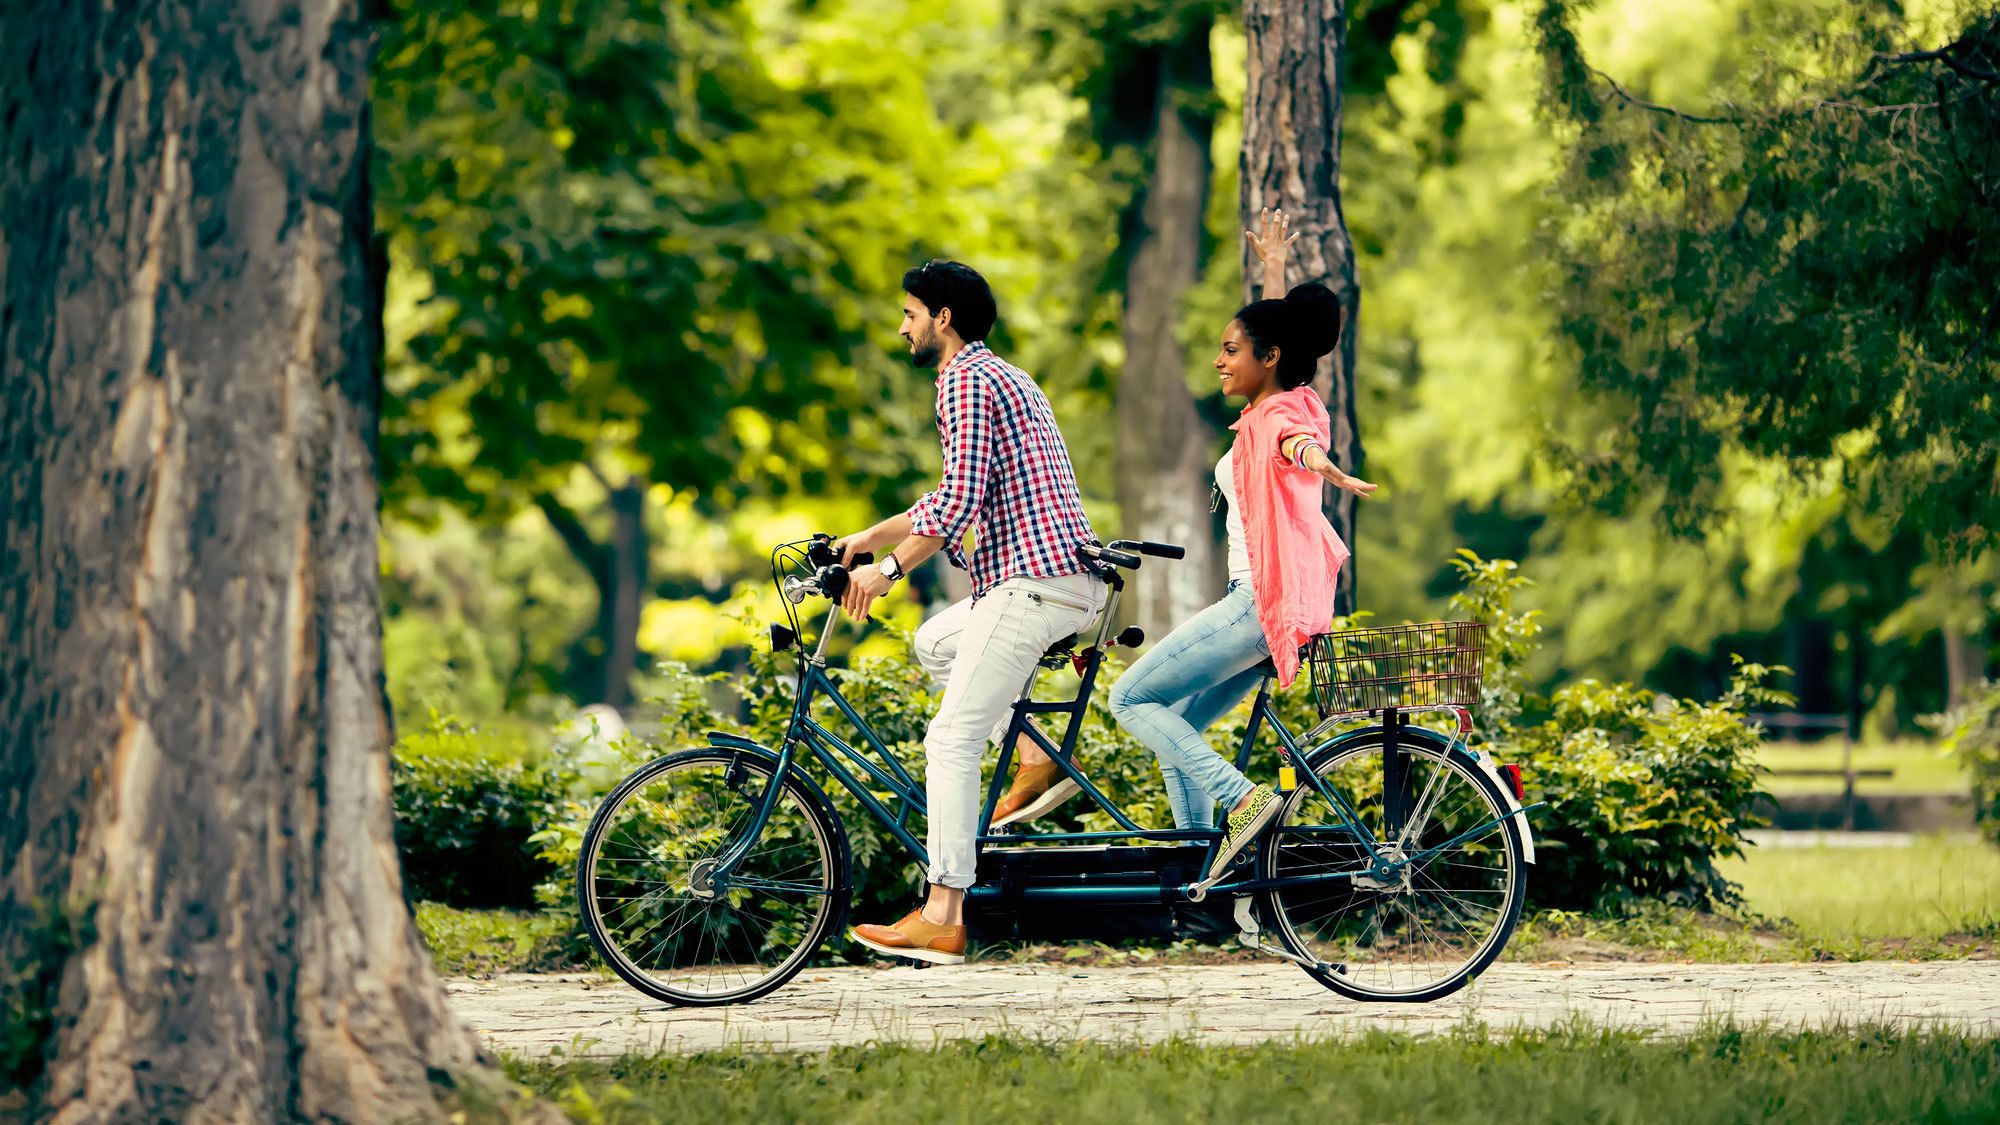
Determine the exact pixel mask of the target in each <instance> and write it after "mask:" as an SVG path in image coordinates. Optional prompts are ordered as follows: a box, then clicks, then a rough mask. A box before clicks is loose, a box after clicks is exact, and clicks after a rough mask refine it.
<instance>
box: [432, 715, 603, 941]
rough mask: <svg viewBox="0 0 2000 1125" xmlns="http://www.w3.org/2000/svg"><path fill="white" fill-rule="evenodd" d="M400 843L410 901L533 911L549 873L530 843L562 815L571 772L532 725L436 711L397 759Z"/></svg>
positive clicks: (547, 865)
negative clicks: (470, 721) (484, 725)
mask: <svg viewBox="0 0 2000 1125" xmlns="http://www.w3.org/2000/svg"><path fill="white" fill-rule="evenodd" d="M394 781H395V788H394V794H395V805H396V847H397V850H398V851H399V852H401V853H402V858H403V883H404V886H405V887H406V888H407V893H408V894H409V896H410V897H411V898H412V899H415V900H419V901H426V902H439V903H446V904H449V905H451V906H458V907H513V908H516V909H524V908H530V907H533V906H534V905H535V886H536V885H537V884H538V883H541V882H543V881H544V880H546V879H547V878H548V877H549V875H550V873H551V867H550V864H549V862H548V860H547V859H545V858H544V857H543V856H542V854H541V849H540V847H539V846H537V845H536V844H534V843H532V842H531V840H530V838H531V837H532V836H533V835H534V833H535V832H536V831H538V830H539V829H541V828H542V826H544V825H546V824H547V823H549V821H550V820H551V819H553V818H554V817H555V816H556V815H557V807H558V806H559V805H560V803H561V802H562V801H563V800H564V799H565V798H566V797H567V795H568V792H569V788H570V786H571V784H572V782H573V775H572V774H571V773H570V772H569V771H567V770H566V769H564V768H563V767H562V766H561V765H560V764H559V763H556V762H554V761H552V760H550V756H549V752H548V749H547V748H546V747H545V746H543V745H541V744H540V743H539V741H538V740H537V739H536V738H535V737H534V736H533V735H532V734H531V733H530V732H529V730H527V729H517V728H508V727H499V728H489V729H475V728H473V727H469V726H466V725H464V724H462V723H459V722H457V721H456V720H453V719H448V718H441V717H439V716H437V715H435V714H433V715H432V717H431V721H430V723H429V725H427V726H426V727H424V728H423V729H422V730H419V731H415V732H413V733H410V734H407V735H405V736H404V737H403V738H402V739H400V740H399V741H398V742H397V743H396V748H395V755H394Z"/></svg>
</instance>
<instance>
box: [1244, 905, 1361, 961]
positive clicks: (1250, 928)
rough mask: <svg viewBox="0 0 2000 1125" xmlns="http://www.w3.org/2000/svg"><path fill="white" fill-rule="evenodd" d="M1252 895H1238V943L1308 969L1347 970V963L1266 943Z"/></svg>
mask: <svg viewBox="0 0 2000 1125" xmlns="http://www.w3.org/2000/svg"><path fill="white" fill-rule="evenodd" d="M1251 897H1252V896H1250V895H1237V896H1236V903H1235V910H1236V941H1237V944H1239V945H1241V946H1242V947H1243V948H1245V949H1253V950H1256V951H1257V952H1258V953H1268V954H1270V955H1271V956H1273V957H1283V958H1284V959H1285V960H1287V961H1290V962H1292V963H1294V964H1297V965H1303V966H1305V967H1306V968H1308V969H1317V970H1319V971H1320V972H1323V973H1325V972H1332V973H1344V972H1346V971H1347V966H1345V965H1336V964H1332V963H1330V962H1327V961H1314V960H1312V959H1311V958H1308V957H1301V956H1299V955H1298V954H1296V953H1293V952H1292V951H1291V950H1289V949H1283V948H1280V947H1279V946H1275V945H1266V944H1264V938H1263V931H1262V930H1261V929H1259V928H1258V925H1257V915H1256V914H1254V913H1252V912H1251V904H1250V900H1251Z"/></svg>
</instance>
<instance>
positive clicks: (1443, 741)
mask: <svg viewBox="0 0 2000 1125" xmlns="http://www.w3.org/2000/svg"><path fill="white" fill-rule="evenodd" d="M1381 731H1382V728H1381V727H1362V728H1361V729H1359V730H1351V731H1348V732H1347V733H1345V734H1341V735H1336V736H1335V737H1333V738H1330V739H1328V740H1326V741H1325V742H1322V743H1320V744H1319V745H1318V746H1316V747H1314V748H1313V750H1312V752H1311V753H1310V754H1308V755H1307V760H1308V761H1311V762H1315V763H1316V762H1318V761H1319V760H1320V759H1322V758H1324V757H1326V756H1327V755H1328V754H1332V753H1335V752H1337V751H1340V750H1344V749H1346V748H1347V747H1348V746H1350V745H1352V744H1353V743H1356V742H1359V741H1361V740H1363V739H1366V738H1370V737H1372V736H1375V735H1379V734H1380V733H1381ZM1400 737H1402V738H1407V739H1410V740H1412V741H1416V742H1424V743H1428V744H1430V745H1431V746H1433V747H1435V748H1437V749H1438V750H1439V751H1441V752H1442V753H1445V754H1448V755H1453V756H1455V757H1457V758H1458V759H1459V760H1460V761H1462V762H1469V763H1471V764H1472V765H1474V766H1477V767H1478V768H1479V769H1480V770H1481V771H1482V772H1484V773H1485V774H1486V776H1487V778H1488V779H1489V780H1491V781H1492V782H1493V788H1494V790H1495V791H1496V792H1498V793H1499V794H1500V799H1501V800H1502V801H1505V802H1506V803H1507V809H1508V811H1509V812H1510V813H1512V814H1513V820H1514V826H1515V827H1516V828H1519V829H1520V830H1521V854H1522V858H1524V859H1526V860H1527V861H1528V862H1529V863H1533V862H1535V833H1534V831H1533V830H1532V829H1531V828H1530V827H1529V826H1528V814H1527V813H1526V812H1524V811H1522V809H1521V802H1519V801H1517V800H1515V799H1514V787H1513V786H1512V785H1510V784H1508V782H1507V778H1506V776H1505V775H1504V774H1502V773H1501V772H1500V767H1499V766H1498V765H1496V764H1494V761H1493V756H1492V755H1490V754H1488V753H1486V752H1485V751H1484V750H1473V749H1472V748H1470V747H1468V746H1467V745H1466V744H1465V743H1463V742H1461V741H1459V740H1458V739H1456V738H1453V737H1451V736H1450V735H1447V734H1440V733H1439V732H1437V731H1434V730H1432V729H1430V728H1429V727H1404V728H1403V729H1402V732H1401V735H1400Z"/></svg>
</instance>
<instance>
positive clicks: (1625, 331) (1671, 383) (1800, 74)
mask: <svg viewBox="0 0 2000 1125" xmlns="http://www.w3.org/2000/svg"><path fill="white" fill-rule="evenodd" d="M1579 7H1581V5H1577V4H1573V3H1571V2H1569V0H1546V2H1544V3H1543V4H1542V6H1541V9H1540V12H1539V13H1538V16H1537V24H1536V33H1537V37H1538V42H1539V46H1540V50H1541V53H1542V55H1543V57H1544V60H1545V62H1546V65H1547V68H1548V79H1547V81H1548V92H1547V105H1548V108H1549V112H1550V116H1551V118H1552V120H1554V121H1555V122H1556V123H1558V124H1559V126H1560V127H1561V128H1563V129H1564V130H1565V133H1566V136H1567V139H1568V142H1569V143H1568V146H1567V151H1566V153H1565V156H1564V162H1563V166H1562V176H1561V180H1560V185H1559V186H1560V190H1561V192H1562V193H1563V195H1564V197H1565V199H1567V200H1568V201H1570V202H1571V203H1573V204H1575V205H1576V209H1575V210H1574V211H1573V212H1572V213H1571V214H1569V215H1568V216H1566V217H1565V218H1564V219H1563V220H1562V221H1560V222H1557V223H1554V224H1551V225H1550V227H1549V228H1548V229H1547V231H1546V242H1545V244H1546V246H1547V248H1548V250H1549V252H1550V253H1551V254H1552V255H1553V256H1554V258H1555V260H1556V261H1557V262H1558V263H1559V267H1558V268H1559V270H1560V273H1561V276H1560V279H1559V283H1558V285H1557V286H1556V287H1555V289H1554V295H1555V297H1556V299H1557V301H1558V302H1559V310H1560V317H1561V327H1562V333H1563V336H1564V337H1565V338H1566V340H1567V343H1568V345H1569V348H1568V355H1569V358H1570V360H1571V361H1572V362H1573V363H1574V364H1575V368H1576V372H1577V379H1578V384H1579V385H1580V386H1581V387H1582V388H1583V389H1584V390H1585V391H1586V392H1588V393H1589V394H1591V395H1593V396H1594V397H1596V398H1598V399H1599V400H1601V401H1603V402H1604V403H1606V404H1607V405H1608V406H1609V409H1608V410H1607V411H1606V412H1605V413H1604V415H1603V417H1604V418H1605V424H1604V425H1603V426H1602V427H1601V428H1600V429H1598V430H1597V431H1596V432H1594V433H1590V434H1584V435H1573V438H1574V439H1575V440H1572V441H1571V442H1570V443H1568V444H1567V445H1566V446H1565V452H1566V454H1567V465H1568V467H1569V468H1570V469H1571V470H1572V471H1573V482H1574V483H1575V484H1576V486H1577V487H1578V488H1579V489H1580V491H1581V492H1582V493H1583V494H1584V496H1585V497H1586V498H1588V499H1590V500H1593V501H1597V502H1602V503H1604V504H1606V505H1608V506H1610V507H1612V508H1614V509H1617V508H1622V507H1627V506H1630V505H1632V504H1634V503H1644V502H1645V500H1644V499H1643V498H1644V497H1649V496H1650V497H1655V498H1657V499H1658V500H1659V501H1660V502H1661V510H1662V511H1663V512H1664V513H1665V514H1666V515H1667V516H1669V517H1670V518H1672V519H1673V521H1674V522H1675V524H1676V525H1677V526H1680V527H1682V528H1692V527H1696V526H1701V525H1703V524H1705V523H1708V522H1712V521H1711V520H1710V519H1709V518H1708V517H1711V516H1713V515H1714V514H1715V513H1717V512H1718V511H1721V510H1723V509H1724V507H1725V506H1723V505H1720V504H1718V503H1717V497H1718V494H1719V492H1720V490H1721V489H1722V487H1723V483H1724V480H1725V475H1726V470H1727V466H1728V465H1729V464H1730V454H1731V453H1733V452H1740V453H1745V454H1748V455H1751V456H1755V457H1760V458H1768V459H1771V460H1774V461H1776V462H1778V463H1781V464H1783V465H1785V466H1787V467H1788V468H1789V469H1790V470H1791V472H1792V475H1793V476H1794V477H1795V478H1796V479H1798V480H1800V481H1802V482H1810V481H1813V480H1816V479H1818V478H1820V477H1821V476H1822V475H1825V474H1833V475H1834V476H1835V477H1837V479H1839V480H1840V481H1842V482H1843V483H1844V485H1845V486H1846V489H1847V491H1848V492H1849V494H1850V496H1851V497H1852V498H1853V499H1854V500H1855V501H1856V502H1857V503H1859V504H1861V505H1862V506H1864V507H1865V508H1866V509H1868V510H1870V511H1874V512H1878V513H1881V514H1884V515H1886V516H1888V517H1891V518H1894V519H1897V520H1899V521H1907V522H1909V523H1912V524H1914V525H1915V526H1917V527H1918V528H1920V529H1921V530H1922V531H1923V533H1924V535H1925V537H1926V538H1927V539H1928V540H1929V542H1930V543H1932V544H1933V545H1935V547H1936V548H1937V549H1939V550H1940V551H1943V552H1945V553H1948V554H1952V555H1956V556H1963V555H1968V554H1971V553H1973V552H1976V551H1977V550H1979V549H1980V548H1983V547H1987V546H1991V545H1992V543H1993V535H1994V529H1995V528H1996V527H2000V478H1997V477H1996V470H2000V460H1996V458H2000V441H1996V440H1995V439H1996V437H2000V421H1996V406H2000V403H1996V400H1995V391H1994V388H1995V386H1996V385H2000V384H1996V375H2000V352H1996V351H1995V347H1994V340H1995V336H1996V329H2000V302H1996V301H1995V299H1994V294H1995V293H2000V207H1996V206H1995V203H1996V192H2000V146H1996V145H1995V144H1994V138H1995V137H1996V136H2000V16H1995V15H1993V14H1991V12H1990V11H1987V12H1970V11H1968V12H1965V13H1960V14H1957V15H1955V16H1953V17H1947V18H1945V19H1942V20H1937V21H1921V20H1918V19H1915V18H1913V17H1911V16H1909V15H1906V14H1904V11H1903V9H1902V8H1901V7H1900V6H1895V5H1884V6H1852V5H1824V4H1796V5H1776V6H1766V7H1758V8H1753V9H1747V10H1746V12H1745V16H1744V19H1745V21H1746V27H1745V35H1744V38H1745V39H1746V40H1747V41H1748V42H1749V43H1750V44H1751V47H1750V49H1749V50H1747V51H1745V52H1744V58H1743V60H1742V66H1741V68H1740V69H1739V70H1738V71H1737V72H1736V73H1734V74H1733V75H1730V76H1728V77H1727V79H1726V80H1725V83H1724V84H1723V85H1722V86H1721V87H1720V88H1718V89H1716V90H1714V91H1713V92H1712V93H1711V95H1710V96H1709V97H1708V98H1707V99H1706V101H1705V103H1704V104H1698V105H1668V104H1663V103H1660V102H1656V101H1653V100H1649V99H1648V98H1646V97H1645V96H1643V95H1642V93H1641V92H1638V91H1635V90H1633V89H1630V88H1628V87H1627V86H1626V85H1624V84H1622V83H1621V82H1619V81H1618V80H1617V78H1616V77H1615V76H1613V75H1611V74H1608V73H1606V72H1604V71H1603V70H1600V69H1598V68H1596V67H1594V66H1593V65H1592V64H1591V62H1590V60H1589V59H1588V58H1587V57H1586V56H1585V54H1584V52H1583V50H1582V49H1581V48H1580V47H1579V46H1578V43H1577V39H1576V35H1575V32H1574V28H1573V24H1574V21H1575V12H1576V9H1577V8H1579ZM1927 22H1929V23H1934V24H1935V25H1936V26H1939V27H1948V28H1949V30H1948V31H1946V32H1944V33H1943V34H1941V35H1937V36H1936V37H1935V38H1932V39H1931V40H1930V42H1931V43H1936V44H1940V45H1935V46H1924V45H1921V44H1919V42H1918V41H1919V40H1920V39H1923V38H1925V36H1926V34H1927V33H1928V32H1931V31H1932V28H1931V27H1927V26H1926V23H1927Z"/></svg>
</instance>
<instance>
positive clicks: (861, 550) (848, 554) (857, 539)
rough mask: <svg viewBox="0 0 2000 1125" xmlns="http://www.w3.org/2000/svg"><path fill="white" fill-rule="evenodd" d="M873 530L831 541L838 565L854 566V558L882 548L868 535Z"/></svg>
mask: <svg viewBox="0 0 2000 1125" xmlns="http://www.w3.org/2000/svg"><path fill="white" fill-rule="evenodd" d="M874 530H875V529H874V528H872V527H871V528H869V529H868V531H857V532H855V533H854V534H852V535H843V536H841V537H840V538H838V539H836V540H834V541H833V550H834V552H835V553H836V554H838V555H839V556H840V565H842V566H845V567H852V566H853V565H854V556H856V555H863V554H868V553H870V552H872V551H874V550H875V549H876V548H877V547H880V546H882V544H881V543H878V542H876V541H875V537H874V536H873V535H871V534H870V532H873V531H874Z"/></svg>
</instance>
